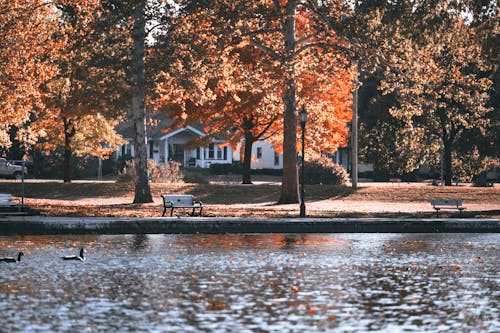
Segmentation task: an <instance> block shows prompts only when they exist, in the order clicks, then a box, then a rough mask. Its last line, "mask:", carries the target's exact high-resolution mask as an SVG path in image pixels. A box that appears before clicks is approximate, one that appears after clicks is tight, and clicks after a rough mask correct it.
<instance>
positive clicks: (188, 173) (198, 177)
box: [183, 169, 209, 184]
mask: <svg viewBox="0 0 500 333" xmlns="http://www.w3.org/2000/svg"><path fill="white" fill-rule="evenodd" d="M183 179H184V182H185V183H194V184H208V183H209V181H208V178H207V175H206V173H205V172H204V170H197V169H186V170H184V178H183Z"/></svg>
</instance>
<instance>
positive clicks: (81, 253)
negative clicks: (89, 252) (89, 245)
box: [62, 249, 85, 261]
mask: <svg viewBox="0 0 500 333" xmlns="http://www.w3.org/2000/svg"><path fill="white" fill-rule="evenodd" d="M83 252H84V251H83V249H80V255H78V256H64V257H62V258H63V260H80V261H84V260H85V257H84V256H83Z"/></svg>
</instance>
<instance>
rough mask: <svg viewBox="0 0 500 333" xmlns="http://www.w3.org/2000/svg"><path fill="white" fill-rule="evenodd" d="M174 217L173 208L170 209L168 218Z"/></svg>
mask: <svg viewBox="0 0 500 333" xmlns="http://www.w3.org/2000/svg"><path fill="white" fill-rule="evenodd" d="M173 215H174V207H172V208H170V217H172V216H173Z"/></svg>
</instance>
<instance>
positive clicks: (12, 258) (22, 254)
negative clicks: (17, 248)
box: [0, 252, 24, 262]
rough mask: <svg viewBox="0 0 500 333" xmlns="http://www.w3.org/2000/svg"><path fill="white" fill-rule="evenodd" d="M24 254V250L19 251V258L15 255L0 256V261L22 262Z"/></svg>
mask: <svg viewBox="0 0 500 333" xmlns="http://www.w3.org/2000/svg"><path fill="white" fill-rule="evenodd" d="M22 256H24V253H23V252H19V253H18V254H17V258H14V257H3V258H0V262H20V261H21V257H22Z"/></svg>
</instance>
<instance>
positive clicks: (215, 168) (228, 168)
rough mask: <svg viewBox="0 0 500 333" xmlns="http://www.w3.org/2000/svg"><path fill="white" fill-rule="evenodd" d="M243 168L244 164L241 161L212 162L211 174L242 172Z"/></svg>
mask: <svg viewBox="0 0 500 333" xmlns="http://www.w3.org/2000/svg"><path fill="white" fill-rule="evenodd" d="M242 170H243V165H242V164H241V163H240V162H233V163H232V164H223V163H213V164H210V174H212V175H228V174H241V173H242V172H243V171H242Z"/></svg>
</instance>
